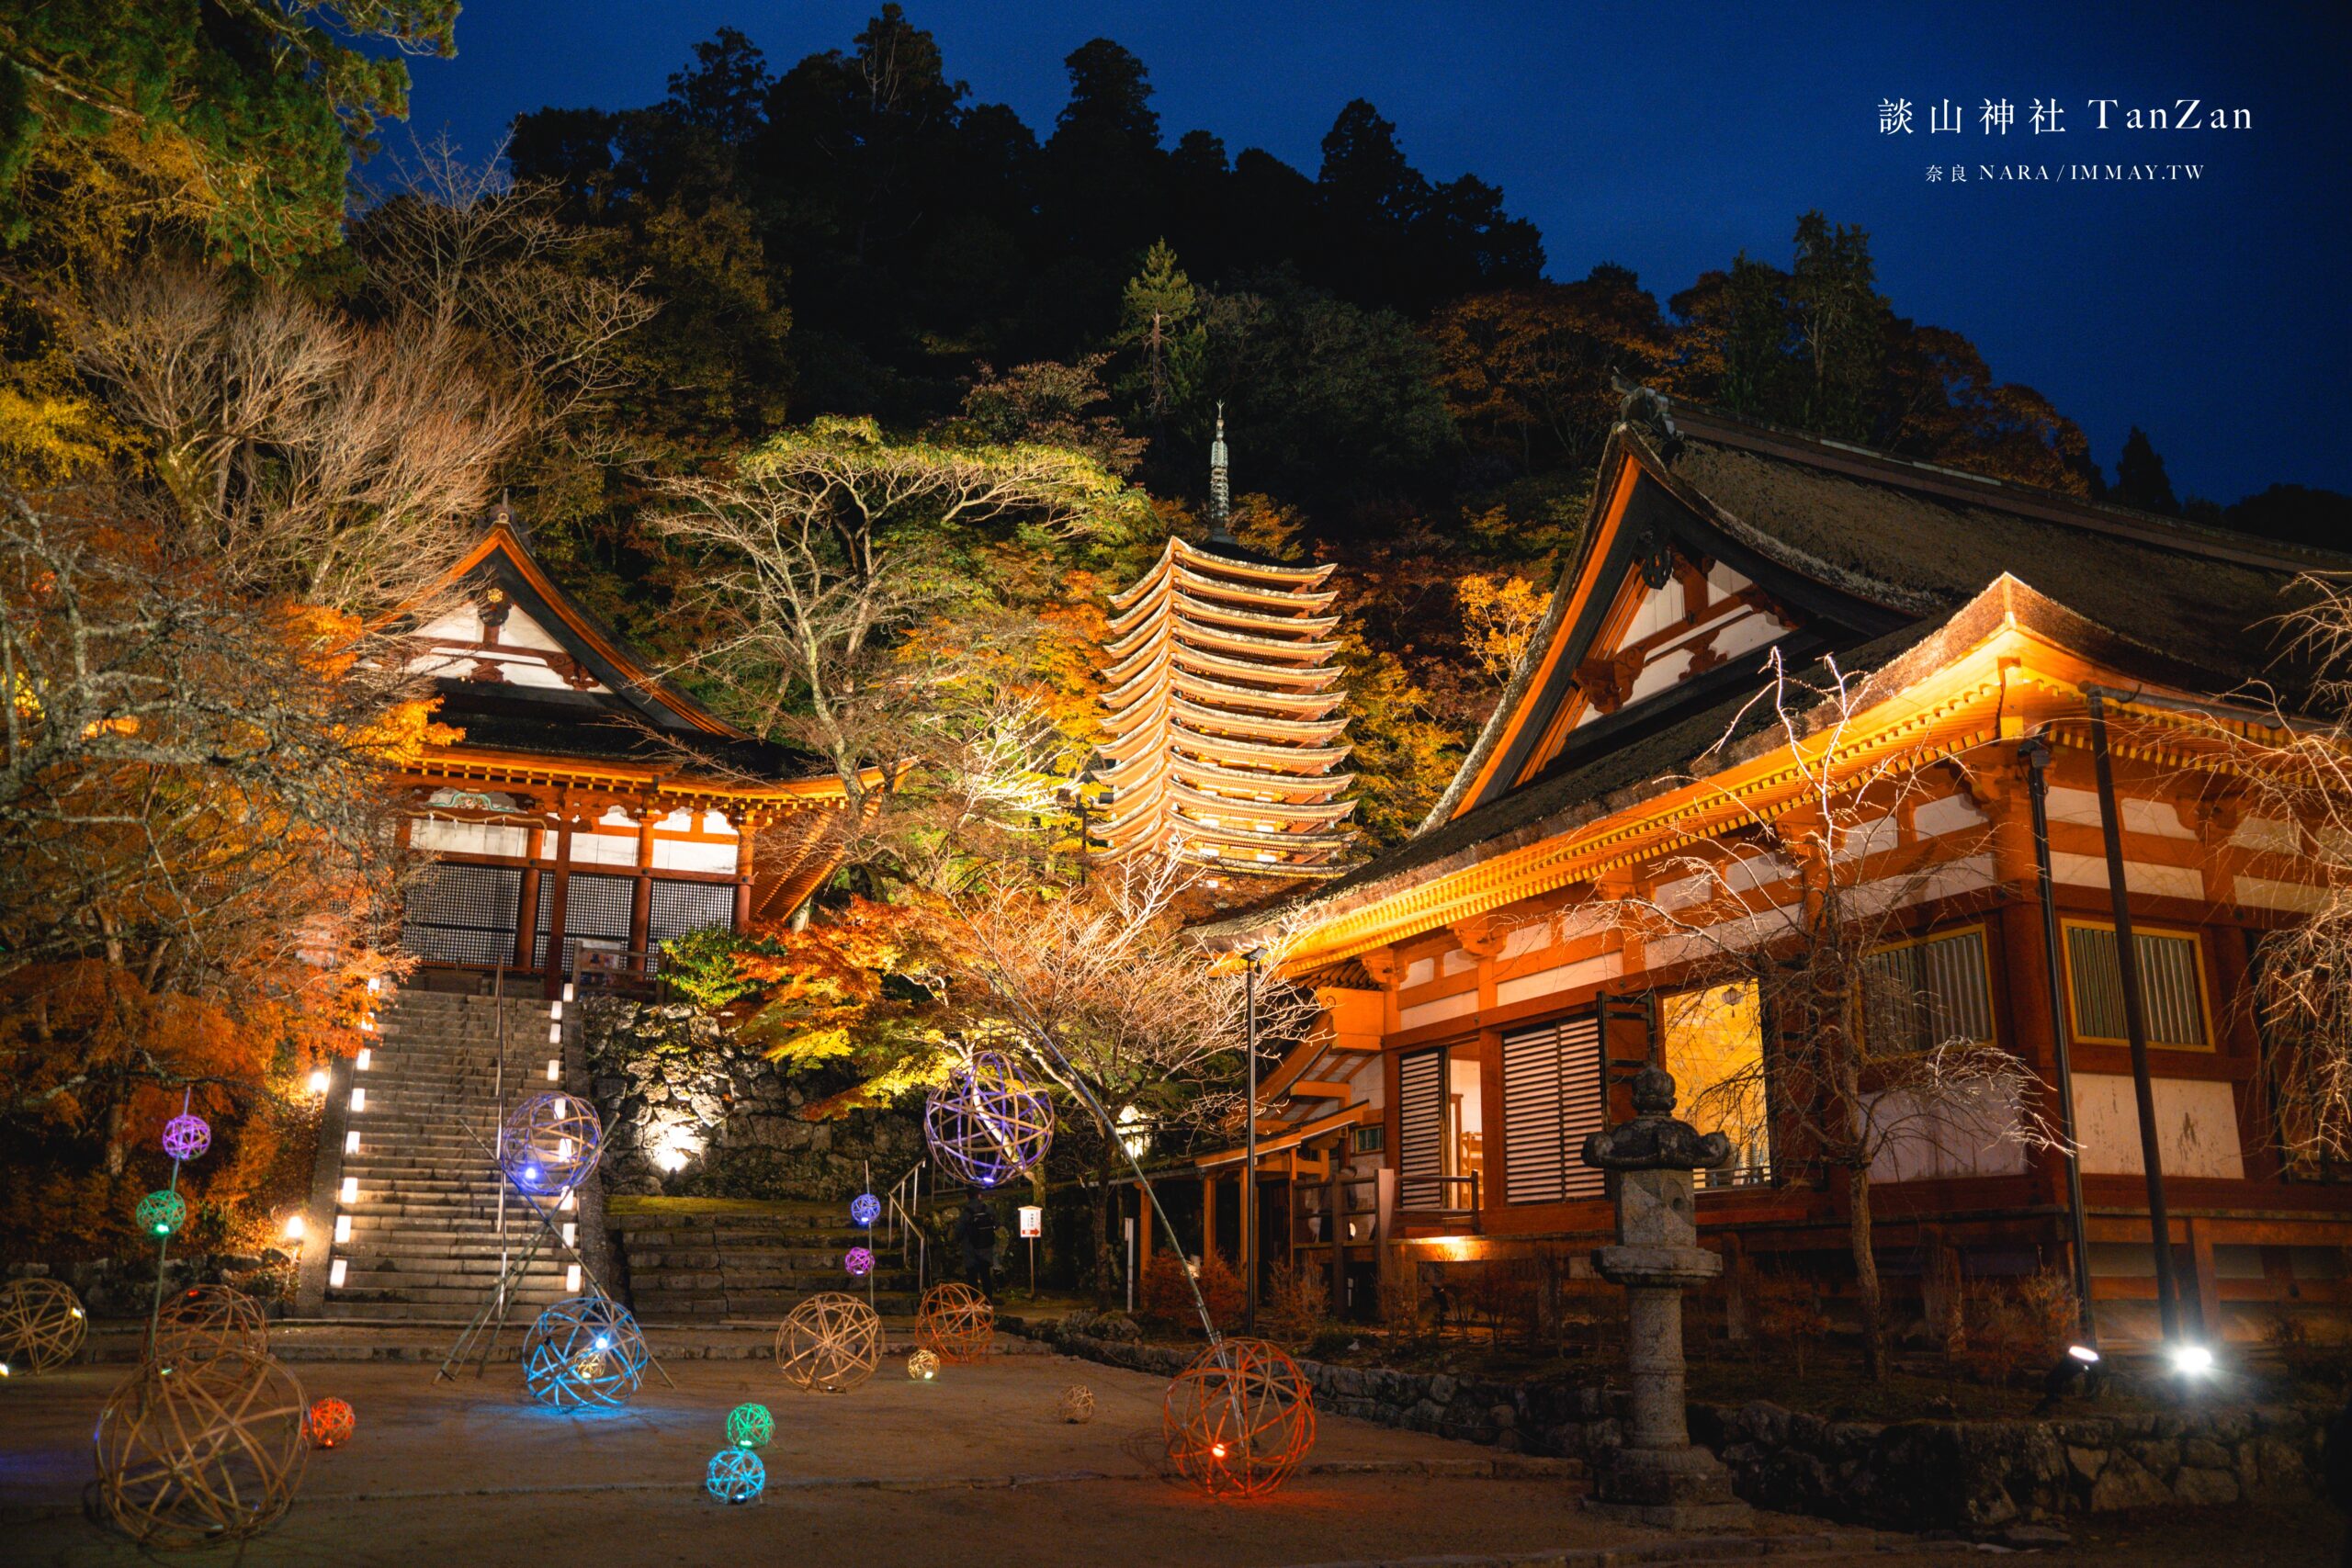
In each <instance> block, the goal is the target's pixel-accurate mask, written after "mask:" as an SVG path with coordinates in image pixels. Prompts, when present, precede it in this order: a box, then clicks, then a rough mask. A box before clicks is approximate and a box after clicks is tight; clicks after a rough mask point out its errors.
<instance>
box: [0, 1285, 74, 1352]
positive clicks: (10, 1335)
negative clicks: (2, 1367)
mask: <svg viewBox="0 0 2352 1568" xmlns="http://www.w3.org/2000/svg"><path fill="white" fill-rule="evenodd" d="M89 1328H90V1314H88V1313H85V1312H84V1311H83V1310H82V1298H81V1297H79V1296H77V1295H75V1294H74V1290H73V1287H72V1286H70V1285H67V1284H65V1283H64V1282H63V1281H62V1280H13V1281H11V1282H10V1283H9V1285H8V1286H7V1288H6V1290H0V1363H5V1364H6V1366H7V1367H8V1368H9V1370H11V1371H15V1370H17V1369H19V1368H21V1369H23V1370H24V1371H34V1372H40V1371H48V1370H49V1369H50V1368H51V1367H58V1366H62V1365H64V1364H65V1363H66V1362H68V1361H70V1360H72V1359H74V1351H76V1350H79V1349H80V1348H82V1337H83V1336H84V1335H85V1334H86V1333H88V1332H89Z"/></svg>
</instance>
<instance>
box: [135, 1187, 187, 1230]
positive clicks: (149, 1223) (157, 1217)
mask: <svg viewBox="0 0 2352 1568" xmlns="http://www.w3.org/2000/svg"><path fill="white" fill-rule="evenodd" d="M130 1218H131V1222H132V1223H133V1224H136V1225H138V1227H139V1228H140V1229H141V1231H143V1232H145V1233H146V1234H147V1235H152V1236H158V1237H170V1236H175V1235H178V1234H179V1230H180V1227H181V1226H182V1225H184V1224H187V1199H185V1198H183V1197H181V1196H180V1195H179V1194H178V1193H176V1192H175V1191H173V1190H170V1189H169V1188H159V1189H158V1190H155V1191H153V1192H150V1193H148V1194H147V1196H145V1197H144V1198H141V1200H139V1206H138V1207H137V1208H135V1209H133V1210H131V1211H130Z"/></svg>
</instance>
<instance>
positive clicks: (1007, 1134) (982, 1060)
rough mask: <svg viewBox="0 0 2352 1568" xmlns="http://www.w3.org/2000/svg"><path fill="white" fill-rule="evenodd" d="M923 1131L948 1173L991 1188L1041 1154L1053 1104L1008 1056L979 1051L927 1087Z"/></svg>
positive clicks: (1049, 1136) (1050, 1130) (1049, 1134)
mask: <svg viewBox="0 0 2352 1568" xmlns="http://www.w3.org/2000/svg"><path fill="white" fill-rule="evenodd" d="M922 1130H923V1136H924V1137H925V1138H926V1139H928V1140H929V1142H930V1144H931V1152H932V1155H933V1157H935V1158H936V1159H937V1160H938V1161H939V1163H940V1165H941V1167H942V1168H944V1169H945V1170H946V1171H947V1172H948V1173H949V1175H950V1176H952V1177H953V1178H955V1179H957V1180H960V1181H966V1182H969V1183H970V1184H971V1185H972V1186H975V1187H994V1186H996V1185H998V1184H999V1183H1001V1182H1003V1181H1007V1180H1010V1179H1012V1178H1013V1177H1016V1176H1018V1175H1020V1174H1021V1173H1022V1172H1023V1171H1024V1170H1027V1169H1029V1168H1031V1167H1033V1166H1035V1165H1036V1164H1037V1162H1038V1161H1040V1160H1042V1159H1044V1158H1045V1157H1046V1149H1047V1148H1048V1147H1049V1146H1051V1145H1052V1144H1053V1141H1054V1106H1053V1101H1052V1100H1050V1099H1048V1098H1047V1097H1046V1091H1045V1090H1044V1089H1035V1088H1033V1087H1031V1086H1030V1084H1029V1083H1028V1082H1027V1081H1026V1079H1024V1078H1023V1076H1022V1072H1021V1068H1020V1066H1018V1065H1017V1064H1015V1063H1014V1062H1013V1060H1012V1058H1011V1057H1010V1056H1006V1055H1002V1054H1001V1053H999V1052H995V1051H982V1052H980V1053H978V1055H975V1056H973V1058H972V1059H971V1061H970V1062H969V1063H968V1064H967V1065H966V1066H960V1067H957V1068H956V1070H955V1071H954V1072H953V1073H951V1074H950V1075H949V1076H948V1080H947V1082H945V1083H944V1084H942V1085H940V1086H939V1087H938V1088H936V1089H933V1090H932V1091H931V1094H930V1097H929V1098H928V1099H927V1100H925V1101H924V1103H923V1111H922Z"/></svg>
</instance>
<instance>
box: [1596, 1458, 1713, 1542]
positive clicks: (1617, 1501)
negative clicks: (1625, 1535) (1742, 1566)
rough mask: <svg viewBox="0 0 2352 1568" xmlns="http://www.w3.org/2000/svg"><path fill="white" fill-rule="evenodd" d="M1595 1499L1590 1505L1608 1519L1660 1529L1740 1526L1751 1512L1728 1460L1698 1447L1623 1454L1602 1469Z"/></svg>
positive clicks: (1602, 1463)
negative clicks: (1733, 1486) (1734, 1492)
mask: <svg viewBox="0 0 2352 1568" xmlns="http://www.w3.org/2000/svg"><path fill="white" fill-rule="evenodd" d="M1593 1494H1594V1495H1593V1496H1592V1497H1591V1498H1590V1499H1589V1500H1588V1501H1587V1503H1586V1505H1585V1506H1587V1507H1589V1508H1590V1509H1591V1510H1592V1511H1593V1512H1595V1513H1597V1514H1599V1515H1600V1516H1601V1517H1604V1518H1611V1519H1619V1520H1625V1521H1630V1522H1634V1523H1637V1524H1645V1525H1650V1526H1654V1527H1656V1528H1657V1529H1711V1528H1724V1527H1737V1526H1739V1525H1741V1524H1744V1523H1746V1522H1747V1517H1748V1516H1749V1513H1750V1512H1751V1510H1750V1509H1749V1508H1748V1506H1747V1504H1745V1503H1743V1502H1741V1501H1740V1500H1739V1499H1738V1498H1737V1497H1736V1496H1734V1495H1732V1489H1731V1472H1729V1471H1727V1470H1725V1469H1724V1466H1723V1461H1721V1460H1718V1459H1717V1458H1715V1456H1714V1455H1713V1454H1711V1453H1709V1452H1708V1451H1707V1450H1704V1449H1702V1448H1695V1447H1694V1448H1687V1449H1619V1450H1617V1451H1616V1452H1615V1453H1613V1454H1611V1455H1609V1456H1607V1457H1606V1458H1605V1459H1603V1460H1602V1461H1601V1462H1600V1465H1599V1466H1598V1468H1597V1473H1596V1474H1595V1476H1594V1486H1593Z"/></svg>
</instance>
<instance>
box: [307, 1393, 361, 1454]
mask: <svg viewBox="0 0 2352 1568" xmlns="http://www.w3.org/2000/svg"><path fill="white" fill-rule="evenodd" d="M358 1425H359V1416H358V1415H357V1413H356V1412H355V1411H354V1410H353V1409H352V1408H351V1406H350V1405H349V1404H346V1403H345V1401H343V1400H340V1399H322V1400H320V1401H319V1402H318V1403H317V1404H313V1405H311V1424H310V1434H311V1447H313V1448H320V1449H339V1448H341V1447H343V1445H344V1444H345V1443H347V1442H349V1441H351V1433H352V1429H353V1428H354V1427H357V1426H358Z"/></svg>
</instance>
